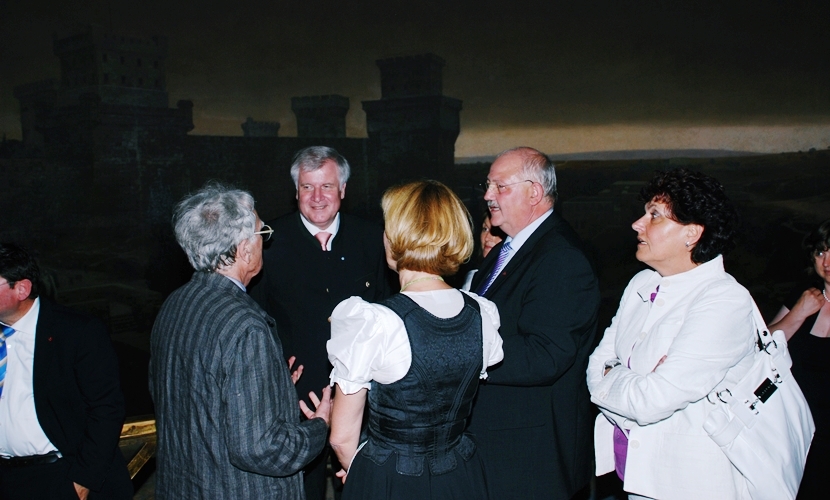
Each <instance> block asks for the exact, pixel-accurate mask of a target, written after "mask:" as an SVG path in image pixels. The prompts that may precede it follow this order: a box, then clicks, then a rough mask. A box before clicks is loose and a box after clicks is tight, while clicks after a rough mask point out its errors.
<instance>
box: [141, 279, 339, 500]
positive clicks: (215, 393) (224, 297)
mask: <svg viewBox="0 0 830 500" xmlns="http://www.w3.org/2000/svg"><path fill="white" fill-rule="evenodd" d="M274 328H275V324H274V320H273V319H272V318H270V317H268V315H266V314H265V311H263V310H262V308H260V307H259V306H258V305H257V304H256V303H255V302H254V301H253V299H251V297H249V296H248V295H247V294H246V293H245V292H243V291H242V289H240V288H239V287H238V286H236V284H234V283H233V282H232V281H231V280H229V279H228V278H225V277H224V276H222V275H220V274H216V273H204V272H196V273H193V277H192V278H191V279H190V281H189V282H188V283H187V284H185V285H184V286H183V287H181V288H179V289H178V290H176V291H175V292H173V293H172V294H171V295H170V296H169V297H168V298H167V300H165V301H164V305H163V306H162V307H161V311H159V315H158V317H157V318H156V322H155V324H154V325H153V333H152V336H151V338H150V352H151V358H150V392H151V393H152V395H153V401H154V402H155V404H156V424H157V426H158V433H159V434H158V450H157V453H156V460H157V462H156V463H157V467H156V490H155V494H156V498H157V499H159V500H164V499H171V500H179V499H194V500H195V499H205V500H207V499H219V498H223V499H224V498H228V499H231V498H239V499H248V498H250V499H260V498H262V499H277V498H279V499H285V500H302V499H305V494H304V493H303V480H302V475H301V474H300V470H301V469H302V468H303V467H305V466H306V465H307V464H308V463H309V462H310V461H311V460H312V459H313V458H314V457H316V456H317V455H318V454H319V453H320V451H321V450H322V449H323V446H324V445H325V443H326V437H327V436H328V427H327V426H326V424H325V422H324V421H323V419H321V418H313V419H311V420H305V421H303V422H300V417H299V406H298V404H297V397H296V393H295V392H294V388H293V387H292V383H291V374H290V373H289V372H288V367H287V366H286V365H285V363H284V361H283V352H282V349H281V348H280V343H279V338H278V336H277V333H276V331H275V330H274Z"/></svg>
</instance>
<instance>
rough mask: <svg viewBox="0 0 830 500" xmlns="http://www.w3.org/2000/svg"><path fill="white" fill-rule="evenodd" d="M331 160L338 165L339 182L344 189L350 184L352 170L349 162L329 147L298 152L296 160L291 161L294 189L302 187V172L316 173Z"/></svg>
mask: <svg viewBox="0 0 830 500" xmlns="http://www.w3.org/2000/svg"><path fill="white" fill-rule="evenodd" d="M329 160H331V161H333V162H334V164H335V165H337V180H338V181H339V183H340V187H341V188H342V187H343V185H344V184H346V182H348V180H349V176H350V175H351V172H352V170H351V168H350V167H349V162H348V161H346V159H345V158H343V157H342V156H341V155H340V153H338V152H337V150H335V149H334V148H330V147H328V146H311V147H308V148H305V149H301V150H299V151H297V154H295V155H294V159H292V160H291V178H292V179H293V180H294V187H295V188H298V189H299V187H300V170H302V171H303V172H314V171H315V170H318V169H319V168H321V167H322V166H323V164H324V163H326V162H327V161H329Z"/></svg>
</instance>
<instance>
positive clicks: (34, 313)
mask: <svg viewBox="0 0 830 500" xmlns="http://www.w3.org/2000/svg"><path fill="white" fill-rule="evenodd" d="M38 314H40V297H38V298H36V299H35V301H34V303H33V304H32V307H30V308H29V310H28V311H27V312H26V314H24V315H23V317H22V318H20V319H19V320H17V321H16V322H15V323H14V324H13V325H9V326H10V327H12V328H14V330H15V332H17V333H20V332H23V333H25V334H32V335H34V333H35V329H36V328H37V317H38Z"/></svg>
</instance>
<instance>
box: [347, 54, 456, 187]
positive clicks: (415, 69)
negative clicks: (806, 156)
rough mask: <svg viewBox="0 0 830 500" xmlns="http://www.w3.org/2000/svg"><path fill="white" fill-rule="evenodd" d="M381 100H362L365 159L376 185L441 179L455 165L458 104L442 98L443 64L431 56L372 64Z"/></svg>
mask: <svg viewBox="0 0 830 500" xmlns="http://www.w3.org/2000/svg"><path fill="white" fill-rule="evenodd" d="M377 65H378V68H380V78H381V98H380V99H379V100H377V101H364V102H363V110H364V111H365V112H366V129H367V132H368V135H369V144H368V148H367V149H368V151H367V153H368V157H369V159H370V160H369V164H370V167H371V168H372V169H373V170H375V171H376V173H377V176H378V183H379V185H380V186H388V185H390V184H394V183H396V182H401V181H403V180H407V179H412V178H422V177H430V178H442V177H443V176H444V174H445V173H446V171H447V169H450V168H452V166H453V165H454V162H455V140H456V139H457V138H458V133H459V126H460V125H459V113H460V111H461V101H460V100H458V99H454V98H452V97H446V96H444V95H443V94H442V71H443V68H444V60H443V59H441V58H440V57H438V56H436V55H434V54H424V55H418V56H410V57H395V58H390V59H381V60H379V61H377Z"/></svg>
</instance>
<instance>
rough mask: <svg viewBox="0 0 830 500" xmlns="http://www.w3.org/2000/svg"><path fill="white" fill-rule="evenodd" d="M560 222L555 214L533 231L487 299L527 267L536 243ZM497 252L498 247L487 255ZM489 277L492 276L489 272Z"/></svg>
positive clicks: (514, 255)
mask: <svg viewBox="0 0 830 500" xmlns="http://www.w3.org/2000/svg"><path fill="white" fill-rule="evenodd" d="M559 220H560V217H559V214H557V213H556V212H553V213H552V214H550V215H549V216H548V218H547V219H545V221H544V222H542V225H540V226H539V227H537V228H536V230H535V231H533V233H532V234H531V235H530V237H529V238H528V239H527V240H526V241H525V242H524V244H523V245H522V247H521V248H520V249H519V251H517V252H516V253H515V254H513V257H511V258H510V262H508V263H507V265H506V266H504V269H502V270H501V272H500V273H499V275H498V276H496V280H495V281H494V282H493V284H492V285H490V288H488V289H487V292H485V294H484V296H485V297H487V298H490V297H492V296H493V294H494V293H495V292H496V290H498V289H499V287H501V285H502V284H504V282H505V281H507V279H508V278H509V277H510V276H512V275H513V274H514V273H515V272H516V271H518V270H519V269H521V268H522V267H523V266H526V265H527V264H528V263H529V262H530V261H531V259H529V258H528V257H529V256H530V254H531V253H532V252H533V250H534V248H535V247H536V243H538V242H539V240H541V239H542V237H543V236H545V235H546V234H547V233H548V232H550V231H553V230H554V229H555V227H556V226H557V225H558V224H559ZM501 245H502V244H499V246H498V249H499V251H501ZM495 251H496V247H494V248H493V250H490V253H489V254H488V255H487V257H490V256H491V255H492V254H493V253H494V252H495ZM492 267H493V266H492V265H491V266H490V269H492ZM476 274H478V273H476ZM487 275H488V276H489V275H490V273H489V271H488V273H487Z"/></svg>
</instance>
